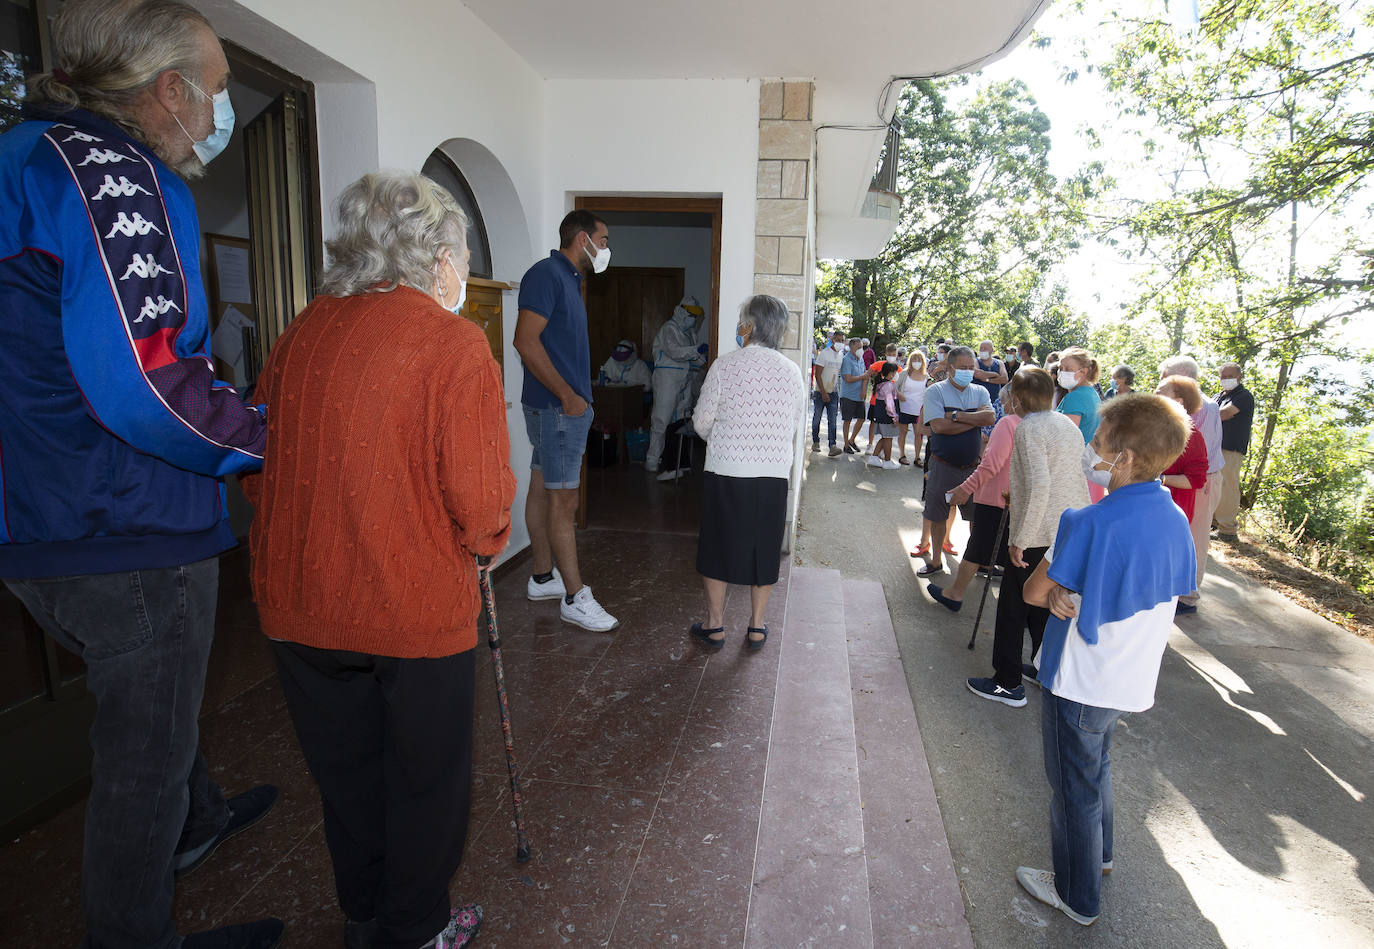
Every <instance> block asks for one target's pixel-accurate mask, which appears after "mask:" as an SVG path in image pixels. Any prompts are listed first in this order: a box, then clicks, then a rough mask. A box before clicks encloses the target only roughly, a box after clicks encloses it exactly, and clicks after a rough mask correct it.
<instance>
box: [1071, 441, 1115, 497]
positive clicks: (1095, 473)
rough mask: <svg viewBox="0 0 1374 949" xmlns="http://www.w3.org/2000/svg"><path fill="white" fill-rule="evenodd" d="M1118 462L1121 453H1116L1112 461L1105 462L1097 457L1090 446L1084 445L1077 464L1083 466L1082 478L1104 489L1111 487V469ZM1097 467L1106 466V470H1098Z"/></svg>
mask: <svg viewBox="0 0 1374 949" xmlns="http://www.w3.org/2000/svg"><path fill="white" fill-rule="evenodd" d="M1120 460H1121V452H1117V453H1116V457H1115V458H1114V459H1112V460H1111V461H1107V460H1106V459H1104V458H1102V457H1101V456H1100V455H1098V453H1097V452H1095V451H1093V446H1092V445H1084V446H1083V454H1082V455H1080V456H1079V463H1080V464H1081V465H1082V466H1083V477H1085V478H1087V479H1088V480H1089V481H1091V482H1092V483H1093V484H1096V485H1099V486H1100V487H1104V488H1107V487H1110V486H1111V483H1112V469H1113V468H1115V467H1116V463H1117V462H1118V461H1120ZM1098 465H1106V466H1107V468H1106V470H1105V471H1104V470H1102V469H1100V468H1098V467H1097V466H1098Z"/></svg>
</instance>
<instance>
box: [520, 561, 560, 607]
mask: <svg viewBox="0 0 1374 949" xmlns="http://www.w3.org/2000/svg"><path fill="white" fill-rule="evenodd" d="M567 595H568V591H567V590H565V589H563V575H562V574H561V573H559V572H558V568H557V567H554V568H553V579H552V580H550V581H549V582H548V583H536V582H535V579H534V577H530V582H529V583H527V584H525V596H527V597H529V598H530V599H531V600H534V601H535V602H538V601H539V600H561V599H563V597H565V596H567Z"/></svg>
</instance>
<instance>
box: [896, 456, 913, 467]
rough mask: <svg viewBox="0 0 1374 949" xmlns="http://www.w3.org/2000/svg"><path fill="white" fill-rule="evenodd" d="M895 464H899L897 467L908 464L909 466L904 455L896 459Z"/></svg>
mask: <svg viewBox="0 0 1374 949" xmlns="http://www.w3.org/2000/svg"><path fill="white" fill-rule="evenodd" d="M897 464H899V465H909V464H911V462H909V461H907V460H906V455H902V456H900V457H899V458H898V459H897Z"/></svg>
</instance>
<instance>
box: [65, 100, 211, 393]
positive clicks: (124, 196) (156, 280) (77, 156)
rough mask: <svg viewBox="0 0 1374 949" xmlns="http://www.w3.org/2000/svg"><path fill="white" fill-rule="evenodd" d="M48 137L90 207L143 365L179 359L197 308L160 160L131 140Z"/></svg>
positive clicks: (75, 133)
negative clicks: (117, 168)
mask: <svg viewBox="0 0 1374 949" xmlns="http://www.w3.org/2000/svg"><path fill="white" fill-rule="evenodd" d="M45 137H46V138H47V139H48V141H49V142H51V143H52V145H53V147H54V148H56V149H57V151H58V153H59V154H61V156H62V160H63V162H65V164H66V166H67V170H68V171H69V172H70V174H71V176H72V180H73V181H74V182H75V183H76V185H77V188H78V189H79V191H80V195H81V198H82V200H83V201H84V203H85V210H86V213H87V214H88V215H89V216H90V221H91V227H92V230H93V232H94V235H95V244H96V247H95V249H96V250H97V251H98V253H99V257H100V262H101V264H102V265H103V266H104V268H105V272H106V275H107V278H108V280H109V285H110V289H111V291H113V294H114V297H115V300H116V301H117V303H118V307H119V313H120V316H121V317H122V321H123V324H124V330H125V332H126V333H127V335H128V337H129V341H130V342H131V343H132V344H133V347H134V350H135V352H136V353H137V354H138V359H139V364H140V366H141V367H142V368H143V370H144V371H145V372H147V371H150V370H152V369H155V368H158V367H159V366H163V365H167V364H168V363H170V362H174V361H175V360H176V353H175V341H176V337H177V334H178V333H179V332H180V330H181V328H182V327H183V326H184V325H185V323H186V318H187V315H188V311H189V303H188V300H187V287H186V284H185V282H184V280H183V279H182V274H181V271H182V270H183V266H184V265H183V264H182V261H181V257H180V254H179V253H178V250H177V246H176V242H175V240H174V235H173V234H172V225H171V223H170V219H169V217H168V210H167V207H166V206H165V205H164V203H163V188H162V184H161V183H160V182H159V180H158V177H157V168H158V165H157V163H156V161H155V160H154V159H152V158H150V157H149V156H148V155H147V154H145V153H144V152H143V151H141V150H140V149H139V148H138V147H137V146H136V145H135V144H133V143H131V142H126V141H117V140H115V139H114V138H112V137H111V138H107V139H105V140H102V139H101V138H99V137H98V136H95V135H92V134H90V133H88V132H83V131H81V130H80V129H78V128H76V127H75V126H72V125H66V124H62V123H58V124H55V125H53V126H52V128H50V129H49V130H48V132H47V133H46V135H45ZM112 164H118V165H121V166H122V167H121V172H122V173H118V174H112V173H110V172H109V171H108V170H106V168H107V167H108V166H109V165H112Z"/></svg>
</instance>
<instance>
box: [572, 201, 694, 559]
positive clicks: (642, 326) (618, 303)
mask: <svg viewBox="0 0 1374 949" xmlns="http://www.w3.org/2000/svg"><path fill="white" fill-rule="evenodd" d="M575 206H576V207H577V208H579V209H585V210H589V211H592V212H593V213H595V214H596V215H598V216H599V217H601V218H604V219H605V221H606V224H607V226H608V227H609V228H610V232H611V247H612V249H613V255H614V256H613V258H612V259H613V261H614V262H613V264H612V266H611V267H610V268H609V269H608V270H606V271H605V272H604V273H601V274H596V275H594V276H592V277H589V278H588V280H587V283H586V293H587V328H588V341H589V343H590V350H591V366H590V367H589V368H590V371H591V375H592V378H593V379H597V378H598V376H599V374H600V372H601V370H602V368H603V366H604V365H605V364H606V363H607V360H608V359H609V357H610V356H611V352H612V350H613V349H615V347H616V346H617V344H619V343H620V342H621V341H622V340H629V341H631V342H633V343H634V344H635V348H636V350H637V353H638V356H639V357H640V358H643V359H645V360H647V361H648V362H650V363H653V362H654V361H655V360H658V359H660V354H658V353H656V352H655V351H654V340H655V338H656V337H657V336H658V334H659V331H660V330H661V329H662V328H663V326H664V324H665V323H666V322H667V321H668V320H669V319H670V318H672V316H673V311H674V309H675V308H676V307H677V305H678V303H679V301H681V300H682V299H683V298H684V297H685V296H691V297H693V298H695V299H696V301H697V302H698V303H699V305H700V306H701V307H702V309H703V311H704V315H703V316H702V318H701V319H700V320H699V321H698V323H697V325H695V326H694V327H693V329H692V332H693V333H694V335H695V337H696V339H697V340H698V341H699V342H700V343H703V344H705V345H707V347H708V352H707V366H709V362H710V360H713V359H714V358H715V355H716V346H717V336H718V333H717V328H718V326H719V309H720V238H721V199H720V198H657V197H623V196H617V197H596V196H583V197H579V198H577V199H576V203H575ZM705 371H706V367H703V368H701V369H700V370H699V371H696V372H692V373H685V374H684V377H683V382H684V383H685V384H686V386H687V387H688V389H689V390H690V391H691V392H692V398H691V400H690V403H689V404H688V407H686V408H685V410H683V411H678V412H676V413H674V414H673V421H674V422H675V423H676V425H671V426H670V434H669V436H668V437H667V438H666V440H665V448H664V453H663V457H664V458H665V459H666V458H669V457H670V456H671V457H672V458H673V459H674V462H678V460H679V459H680V463H681V465H682V467H681V469H680V473H679V475H678V476H677V477H674V478H669V479H666V480H659V478H658V476H657V474H658V473H656V472H651V471H649V470H647V468H646V466H645V453H646V452H647V450H648V445H647V442H648V437H649V430H650V426H651V424H652V417H651V412H652V392H653V390H652V385H646V386H645V387H644V388H642V389H638V388H636V387H634V386H630V387H622V388H611V387H601V386H598V387H597V388H596V414H597V423H596V426H595V427H594V430H593V433H592V442H591V443H590V444H589V450H588V465H587V477H586V478H585V479H583V485H584V488H585V491H584V497H583V505H582V514H583V516H582V518H581V520H580V524H581V525H582V526H585V527H622V528H623V527H624V526H625V525H626V524H627V523H631V524H635V525H637V526H639V527H640V528H641V529H644V530H648V531H654V532H665V533H695V532H696V529H697V523H698V515H699V512H700V487H701V471H702V465H703V463H704V462H705V444H704V443H703V442H701V441H700V440H698V439H695V438H693V437H691V436H690V435H687V434H685V433H681V432H679V431H676V430H675V429H676V428H677V427H678V426H681V424H682V422H683V419H684V417H686V416H689V415H690V404H694V403H695V393H696V392H699V391H700V388H701V380H702V379H703V378H704V377H705ZM627 455H628V457H627ZM664 467H665V468H667V469H668V470H674V469H675V468H677V467H678V466H677V464H676V463H675V464H672V465H671V467H670V466H669V465H667V464H665V465H664Z"/></svg>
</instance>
